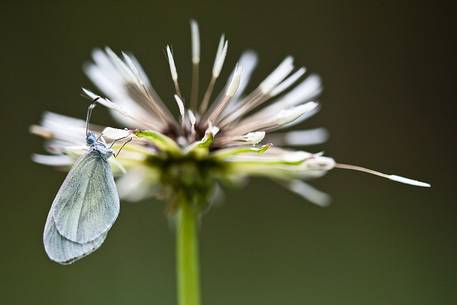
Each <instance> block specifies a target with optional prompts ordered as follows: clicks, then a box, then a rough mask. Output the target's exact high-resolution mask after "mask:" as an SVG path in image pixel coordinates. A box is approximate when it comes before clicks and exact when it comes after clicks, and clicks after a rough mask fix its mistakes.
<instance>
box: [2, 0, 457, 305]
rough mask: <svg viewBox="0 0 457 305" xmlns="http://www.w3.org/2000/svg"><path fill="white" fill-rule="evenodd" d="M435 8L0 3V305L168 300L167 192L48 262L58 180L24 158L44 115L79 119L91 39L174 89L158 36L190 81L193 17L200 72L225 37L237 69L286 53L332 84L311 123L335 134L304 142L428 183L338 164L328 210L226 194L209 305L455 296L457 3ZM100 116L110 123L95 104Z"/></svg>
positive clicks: (216, 217)
mask: <svg viewBox="0 0 457 305" xmlns="http://www.w3.org/2000/svg"><path fill="white" fill-rule="evenodd" d="M8 2H10V3H8ZM433 3H434V4H432V2H430V6H425V5H423V4H421V3H420V2H419V1H416V2H412V1H391V2H390V3H384V2H381V1H371V2H370V3H368V2H360V3H359V2H355V1H341V2H340V1H329V2H325V3H324V2H323V1H314V0H312V1H300V2H296V3H293V2H288V1H269V2H268V1H258V2H248V1H235V0H233V1H211V2H206V3H203V2H198V3H191V2H185V3H184V4H183V3H177V2H175V1H168V2H163V3H158V2H157V1H147V2H146V1H145V2H142V3H137V2H134V1H111V2H105V3H101V2H96V1H87V2H86V1H77V2H74V3H72V4H70V3H64V2H63V1H54V2H52V1H42V2H41V3H39V1H33V2H32V1H30V2H29V3H27V2H21V1H15V2H13V1H3V2H2V4H1V13H0V14H1V16H0V17H1V18H0V22H1V29H2V32H3V33H2V39H1V40H2V46H1V57H0V61H1V73H0V75H1V76H0V77H1V86H2V87H1V90H0V92H1V120H0V123H1V130H2V133H3V137H2V138H3V141H2V143H3V144H2V148H1V150H0V151H1V162H2V166H1V176H0V177H1V178H0V179H1V184H0V187H1V194H2V196H1V211H0V215H1V216H0V232H1V242H2V246H1V251H0V258H1V261H0V263H1V265H0V267H1V269H0V303H1V304H5V305H13V304H23V305H26V304H27V305H35V304H36V305H41V304H46V305H62V304H65V305H76V304H78V305H85V304H97V305H104V304H109V305H117V304H119V305H120V304H132V305H133V304H135V305H137V304H138V305H140V304H175V282H174V236H173V231H172V230H171V229H170V227H169V225H168V223H167V220H166V218H165V216H164V212H163V210H164V205H163V204H162V203H161V202H157V201H149V202H141V203H138V204H124V205H123V207H122V213H121V215H120V217H119V220H118V222H117V223H116V225H115V226H114V228H113V230H112V232H111V234H110V236H109V238H108V240H107V241H106V242H105V244H104V246H103V247H102V248H101V249H100V251H98V252H97V253H95V254H94V255H91V256H90V257H88V258H86V259H84V260H82V261H80V262H78V263H76V264H74V265H71V266H68V267H62V266H59V265H57V264H54V263H51V262H50V261H49V260H48V259H47V257H46V256H45V253H44V250H43V246H42V241H41V238H42V237H41V236H42V230H43V225H44V221H45V217H46V214H47V212H48V209H49V206H50V204H51V201H52V199H53V196H54V194H55V192H56V191H57V189H58V187H59V186H60V183H61V182H62V180H63V178H64V174H63V173H59V172H56V171H54V170H52V169H51V168H46V167H44V166H40V165H36V164H33V163H32V162H31V161H30V155H31V154H32V153H33V152H41V151H42V146H41V140H40V139H38V138H36V137H33V136H31V135H29V134H28V130H27V129H28V126H29V125H30V124H32V123H36V122H38V121H39V119H40V115H41V113H42V112H43V111H45V110H52V111H55V112H60V113H65V114H68V115H73V116H77V117H82V116H83V115H84V113H85V110H86V105H87V101H85V100H84V99H82V98H81V97H80V96H79V92H80V87H81V86H82V85H84V86H87V87H89V88H94V87H93V86H92V85H91V84H90V83H89V81H88V80H87V79H86V78H85V76H84V75H83V73H82V70H81V65H82V63H83V62H84V61H86V60H88V59H89V56H90V51H91V49H92V48H93V47H96V46H105V45H109V46H111V47H113V48H114V49H116V50H121V49H122V50H130V51H132V52H133V53H134V54H136V55H137V57H138V58H139V59H140V61H141V62H142V63H143V64H144V66H145V68H146V70H147V72H148V74H149V75H150V77H151V80H152V81H153V82H154V84H155V87H156V88H157V90H158V91H159V93H161V95H162V96H163V97H165V98H167V99H168V100H171V93H172V83H171V81H170V79H169V71H168V70H167V62H166V60H165V56H164V46H165V44H166V43H171V44H172V46H173V48H174V50H175V55H176V61H177V64H178V68H179V70H180V71H182V75H183V78H185V79H189V75H190V38H189V28H188V20H189V18H191V17H195V18H196V19H197V20H198V21H199V23H200V26H201V36H202V56H203V58H204V63H203V65H204V67H203V71H207V72H208V73H207V74H204V75H205V77H204V81H206V80H207V77H208V75H209V70H210V65H211V61H212V59H213V56H214V53H215V49H216V44H217V40H218V37H219V35H220V33H221V32H225V33H226V36H227V37H228V39H229V41H230V47H229V56H228V61H227V64H228V65H233V64H234V63H235V61H236V58H237V56H238V55H239V53H240V52H241V51H242V50H244V49H246V48H253V49H255V50H257V51H258V54H259V56H260V66H259V68H258V70H257V72H256V74H255V77H254V80H255V81H259V80H260V79H261V77H262V76H263V75H265V74H266V73H267V72H269V71H270V70H271V69H272V68H273V67H274V66H275V65H276V64H277V63H278V62H279V61H280V60H281V59H282V58H283V57H284V56H285V55H287V54H291V55H294V56H295V58H296V62H297V63H298V64H304V65H306V67H307V68H308V69H309V70H310V71H314V72H317V73H319V74H320V75H321V76H322V78H323V80H324V85H325V91H324V94H323V96H322V98H321V101H322V104H323V108H322V111H321V112H320V113H319V114H318V115H317V116H316V117H314V118H312V119H311V120H309V121H307V122H306V126H309V127H317V126H325V127H327V128H328V129H329V131H330V132H331V138H330V140H329V142H328V143H326V144H325V145H321V146H319V147H311V148H309V149H310V150H311V151H314V152H317V151H321V150H325V152H326V153H327V154H329V155H331V156H334V157H335V158H336V159H337V160H339V161H341V162H351V163H356V164H361V165H366V166H369V167H373V168H376V169H380V170H384V171H386V172H389V173H390V172H392V173H398V174H401V175H405V176H409V177H413V178H418V179H423V180H426V181H430V182H431V183H432V184H433V188H432V189H420V188H413V187H408V186H405V185H400V184H396V183H393V182H388V181H383V180H380V179H378V178H376V177H370V176H366V175H364V174H358V173H351V172H345V171H338V170H335V171H333V172H331V173H330V174H328V175H327V176H326V177H324V178H323V179H320V180H317V181H316V182H315V185H316V186H318V187H319V188H321V189H323V190H325V191H327V192H329V193H331V194H332V197H333V199H334V200H333V204H332V206H331V207H329V208H325V209H323V208H318V207H316V206H313V205H312V204H310V203H307V202H304V201H303V200H301V199H300V198H298V197H295V196H294V195H292V194H290V193H288V192H287V191H286V190H284V189H282V188H281V187H279V186H277V185H275V184H273V183H271V182H268V181H263V180H256V181H252V183H251V184H249V186H248V187H246V188H243V189H239V190H235V191H229V192H228V193H226V198H225V203H224V204H223V205H221V206H217V207H214V208H213V209H212V210H211V212H210V213H209V214H208V215H207V216H206V217H205V218H204V221H203V224H202V233H201V242H202V244H201V258H202V280H203V282H202V286H203V298H204V304H206V305H236V304H238V305H260V304H262V305H296V304H317V305H325V304H332V305H333V304H338V305H366V304H370V305H377V304H379V305H384V304H389V305H431V304H440V305H452V304H457V289H456V283H457V264H456V254H457V234H456V233H457V232H456V220H455V219H456V212H457V208H456V206H455V204H456V202H455V197H456V181H455V180H456V179H455V177H456V174H455V170H456V165H455V156H456V148H455V139H456V137H455V136H456V128H455V126H454V124H455V116H456V106H455V105H456V101H455V93H456V90H455V85H454V83H455V70H456V65H455V55H456V48H455V46H453V45H452V43H453V42H455V38H456V33H455V31H452V28H453V26H454V27H455V24H453V23H454V21H455V14H454V13H453V10H452V9H451V7H450V6H448V5H445V3H441V4H439V3H436V2H433ZM454 12H455V11H454ZM452 19H454V20H452ZM224 71H225V74H227V69H226V70H224ZM221 83H222V82H221ZM182 85H183V87H184V89H185V90H187V89H188V83H183V84H182ZM94 119H95V120H96V121H97V122H100V123H105V124H109V123H110V122H111V120H110V118H109V116H108V114H107V112H106V111H102V110H100V111H97V113H96V115H95V118H94Z"/></svg>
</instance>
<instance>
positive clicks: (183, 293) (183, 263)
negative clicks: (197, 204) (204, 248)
mask: <svg viewBox="0 0 457 305" xmlns="http://www.w3.org/2000/svg"><path fill="white" fill-rule="evenodd" d="M197 219H198V212H197V210H196V209H195V208H194V207H192V206H191V204H190V202H187V201H186V200H182V201H180V202H179V207H178V215H177V237H176V263H177V277H178V304H179V305H200V283H199V266H198V232H197Z"/></svg>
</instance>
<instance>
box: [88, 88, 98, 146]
mask: <svg viewBox="0 0 457 305" xmlns="http://www.w3.org/2000/svg"><path fill="white" fill-rule="evenodd" d="M99 99H100V97H99V96H97V97H96V98H95V99H94V100H93V101H92V103H91V104H90V105H89V107H88V108H87V116H86V137H87V136H88V135H89V121H90V117H91V116H92V110H94V108H95V106H97V101H98V100H99Z"/></svg>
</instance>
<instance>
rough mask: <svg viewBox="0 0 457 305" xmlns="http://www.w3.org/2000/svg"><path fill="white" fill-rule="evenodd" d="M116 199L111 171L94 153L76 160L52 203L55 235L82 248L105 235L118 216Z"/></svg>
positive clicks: (117, 199)
mask: <svg viewBox="0 0 457 305" xmlns="http://www.w3.org/2000/svg"><path fill="white" fill-rule="evenodd" d="M119 208H120V206H119V195H118V193H117V189H116V185H115V183H114V178H113V174H112V172H111V167H110V165H109V164H108V162H107V161H106V160H105V159H104V158H102V157H101V156H100V154H99V153H98V152H97V151H95V150H94V151H92V152H89V153H88V154H86V155H83V156H82V157H80V158H79V159H78V160H77V161H76V162H75V164H74V166H73V167H72V169H71V170H70V172H69V173H68V175H67V177H66V178H65V181H64V182H63V184H62V186H61V187H60V189H59V191H58V193H57V195H56V197H55V199H54V202H53V203H52V211H53V215H52V216H53V217H52V218H53V219H54V223H55V227H56V229H57V231H58V232H59V233H60V235H62V236H63V237H65V238H66V239H68V240H70V241H73V242H76V243H80V244H85V243H88V242H90V241H94V240H96V239H97V238H99V237H100V236H101V235H102V234H104V233H106V232H107V231H108V230H109V229H110V228H111V226H112V225H113V223H114V222H115V220H116V218H117V216H118V214H119Z"/></svg>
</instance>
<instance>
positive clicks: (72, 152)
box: [31, 21, 429, 205]
mask: <svg viewBox="0 0 457 305" xmlns="http://www.w3.org/2000/svg"><path fill="white" fill-rule="evenodd" d="M191 34H192V40H191V42H192V57H191V58H192V86H191V92H190V94H189V96H188V97H187V95H185V94H184V92H182V91H181V88H180V85H179V84H180V82H181V79H180V75H179V70H178V68H177V65H176V62H175V60H174V57H173V51H172V49H171V48H170V47H169V46H167V47H166V56H167V59H168V63H169V68H170V74H171V79H172V81H173V84H174V87H175V93H174V94H172V95H170V96H169V98H167V100H168V101H173V102H175V103H176V105H177V108H178V110H179V116H178V117H175V116H174V115H173V114H172V112H171V111H170V110H169V109H168V108H167V107H166V106H165V103H164V102H163V101H162V99H161V98H160V97H159V95H158V94H157V92H156V91H155V89H154V88H153V86H152V84H151V82H150V81H149V79H148V77H147V76H146V73H145V72H144V70H143V68H142V67H141V65H140V64H139V62H138V61H137V60H136V58H135V57H134V56H133V55H132V54H129V53H121V55H117V54H116V53H115V52H113V51H112V50H111V49H109V48H105V49H104V50H101V49H96V50H94V51H93V53H92V62H91V63H89V64H87V65H86V66H85V67H84V70H85V72H86V74H87V76H88V77H89V78H90V79H91V80H92V81H93V82H94V84H95V85H96V86H97V87H98V89H99V90H100V91H101V92H102V93H103V95H104V96H106V98H103V97H99V96H98V95H96V94H94V93H92V92H91V91H89V90H86V89H84V92H85V94H86V95H87V96H89V97H90V98H91V99H95V98H98V102H99V103H100V104H102V105H104V106H106V107H107V108H109V109H110V111H111V113H112V115H113V117H114V118H115V119H116V120H117V121H118V122H119V123H120V124H121V125H122V127H126V128H127V130H124V129H116V128H111V127H106V128H105V127H101V126H97V125H91V126H90V129H91V130H93V131H94V132H95V133H97V134H99V135H102V137H103V138H105V140H106V141H107V142H112V141H114V140H116V139H119V138H122V137H126V136H130V137H131V138H132V140H131V142H129V143H128V144H127V145H125V147H123V151H122V153H120V154H119V156H118V157H117V158H111V159H110V160H109V161H110V162H111V164H112V167H113V169H114V172H115V174H117V175H118V176H119V179H118V181H117V184H118V190H119V193H120V195H121V197H123V198H125V199H127V200H139V199H142V198H144V197H146V196H150V195H158V196H163V197H166V198H167V199H169V200H170V199H171V200H170V201H171V202H172V201H173V200H172V198H173V196H175V194H176V192H180V193H184V194H187V195H189V196H195V194H198V196H200V197H201V198H200V199H199V200H200V201H202V202H206V201H207V200H208V198H209V196H210V195H211V191H212V190H213V189H214V186H215V185H216V184H218V183H221V182H222V183H224V182H226V183H233V182H239V181H242V180H244V178H246V177H250V176H264V177H268V178H271V179H274V180H275V181H278V182H279V183H280V184H281V185H284V186H286V187H288V188H289V189H290V190H292V191H293V192H295V193H297V194H299V195H301V196H303V197H304V198H306V199H308V200H310V201H312V202H314V203H316V204H319V205H327V204H328V203H329V196H328V195H327V194H325V193H322V192H320V191H318V190H316V189H314V188H313V187H312V186H310V185H309V184H307V183H306V182H305V181H307V180H309V179H311V178H316V177H321V176H323V175H324V174H325V173H326V172H328V171H329V170H331V169H333V168H335V167H338V168H347V169H353V170H359V171H364V172H369V173H371V174H375V175H378V176H382V177H385V178H388V179H390V180H394V181H398V182H402V183H407V184H412V185H417V186H429V185H428V184H426V183H423V182H419V181H416V180H411V179H407V178H403V177H400V176H395V175H386V174H383V173H379V172H375V171H372V170H368V169H365V168H361V167H357V166H352V165H345V164H338V163H336V162H335V161H334V160H333V159H332V158H330V157H327V156H324V155H323V154H321V153H310V152H305V151H301V150H299V151H297V150H294V149H291V148H293V147H298V146H304V145H313V144H319V143H322V142H324V141H325V140H326V139H327V132H326V131H325V130H324V129H322V128H318V129H310V130H298V131H286V132H280V130H283V129H288V128H290V127H292V126H294V125H297V124H299V123H301V122H303V121H304V120H306V119H307V118H309V117H310V116H312V115H314V114H316V113H317V112H318V111H319V109H320V104H319V103H318V102H317V100H316V98H317V97H318V95H319V94H320V93H321V91H322V86H321V80H320V78H319V76H317V75H315V74H310V75H308V76H306V77H303V76H304V75H305V72H306V69H305V68H304V67H298V68H296V67H295V66H294V59H293V58H292V57H291V56H288V57H286V58H285V59H284V60H283V61H282V62H280V63H279V65H278V66H277V68H276V69H274V70H273V72H271V73H270V74H269V75H267V76H266V77H265V78H264V80H263V81H261V82H260V84H258V85H257V86H256V88H255V89H254V90H253V91H251V92H246V88H247V85H248V82H249V80H250V77H251V74H252V72H253V70H254V68H255V66H256V65H257V56H256V54H255V53H254V52H252V51H247V52H245V53H243V54H242V55H241V56H240V58H239V60H238V62H237V64H236V66H235V67H234V68H233V69H232V72H231V75H230V77H229V78H228V80H227V81H226V83H225V86H224V88H223V89H222V91H221V92H219V93H217V94H215V92H214V89H215V85H216V83H217V81H218V80H219V76H220V74H221V71H222V69H223V67H224V61H225V58H226V56H227V52H228V41H227V40H226V38H225V36H224V35H222V37H221V38H220V41H219V44H218V47H217V51H216V55H215V58H214V64H213V68H212V71H211V77H210V81H209V84H208V85H207V87H206V90H205V91H204V92H203V94H200V92H199V88H200V84H199V72H200V71H199V66H200V56H201V54H200V36H199V30H198V25H197V23H196V22H195V21H191ZM31 130H32V132H33V133H35V134H38V135H41V136H43V137H44V138H45V139H46V144H45V147H46V149H47V150H48V152H49V153H51V155H34V160H35V161H36V162H38V163H43V164H47V165H53V166H59V167H68V166H70V165H71V164H72V163H73V162H74V160H75V159H76V157H77V156H78V155H80V154H81V153H83V152H84V150H86V149H87V147H86V144H85V134H84V132H85V122H84V121H83V120H78V119H74V118H70V117H66V116H63V115H58V114H55V113H45V114H44V116H43V120H42V122H41V125H39V126H32V128H31ZM121 145H122V143H116V144H115V145H114V146H113V148H114V150H116V149H118V150H119V149H120V148H121Z"/></svg>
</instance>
